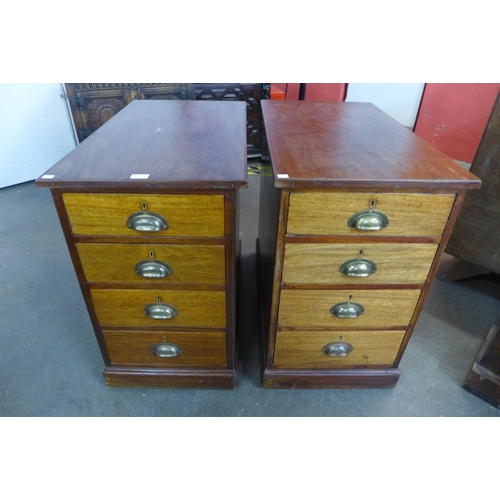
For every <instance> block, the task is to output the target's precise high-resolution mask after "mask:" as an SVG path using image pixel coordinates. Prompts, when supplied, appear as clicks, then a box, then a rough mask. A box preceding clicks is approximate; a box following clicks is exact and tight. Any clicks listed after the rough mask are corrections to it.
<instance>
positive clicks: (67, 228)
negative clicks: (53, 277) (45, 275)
mask: <svg viewBox="0 0 500 500" xmlns="http://www.w3.org/2000/svg"><path fill="white" fill-rule="evenodd" d="M51 193H52V198H53V200H54V204H55V206H56V210H57V214H58V216H59V220H60V222H61V226H62V230H63V234H64V238H65V240H66V244H67V246H68V250H69V253H70V256H71V260H72V262H73V266H74V268H75V272H76V277H77V279H78V283H79V285H80V289H81V291H82V295H83V299H84V301H85V305H86V306H87V311H88V313H89V317H90V321H91V323H92V326H93V328H94V333H95V336H96V339H97V344H98V345H99V349H100V351H101V355H102V359H103V361H104V364H105V365H106V366H109V365H110V359H109V354H108V351H107V348H106V343H105V342H104V337H103V335H102V331H101V329H100V326H99V321H98V319H97V316H96V314H95V311H94V305H93V303H92V297H91V295H90V290H89V287H88V286H87V281H86V279H85V273H84V271H83V266H82V264H81V262H80V256H79V255H78V251H77V249H76V246H75V243H74V240H73V237H72V234H71V224H70V221H69V217H68V214H67V212H66V207H65V206H64V202H63V199H62V192H61V191H59V190H57V189H52V191H51Z"/></svg>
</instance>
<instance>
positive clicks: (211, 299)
mask: <svg viewBox="0 0 500 500" xmlns="http://www.w3.org/2000/svg"><path fill="white" fill-rule="evenodd" d="M90 293H91V295H92V302H93V303H94V308H95V311H96V314H97V318H98V320H99V322H100V323H101V325H104V326H122V327H141V326H156V327H179V326H182V327H200V328H225V326H226V294H225V292H222V291H211V292H206V291H186V290H179V291H177V290H156V291H154V290H108V289H106V290H101V289H93V290H91V291H90ZM158 299H159V300H158ZM147 306H150V310H149V314H150V315H154V316H157V319H153V318H152V317H150V316H148V315H147V314H146V313H145V309H146V307H147ZM172 306H173V309H172ZM159 309H162V310H159ZM172 311H173V314H174V315H172ZM169 316H171V317H169Z"/></svg>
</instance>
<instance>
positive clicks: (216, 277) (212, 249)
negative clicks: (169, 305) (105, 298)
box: [76, 243, 226, 284]
mask: <svg viewBox="0 0 500 500" xmlns="http://www.w3.org/2000/svg"><path fill="white" fill-rule="evenodd" d="M76 247H77V249H78V254H79V255H80V260H81V262H82V265H83V270H84V271H85V277H86V279H87V281H89V282H116V283H118V282H123V283H162V284H163V283H164V284H171V283H175V284H179V283H182V284H217V283H220V284H223V283H225V281H226V279H225V260H224V258H225V248H224V246H222V245H114V244H98V243H80V244H77V245H76ZM151 260H154V261H156V262H155V263H154V265H155V266H157V267H158V265H159V263H162V264H161V266H162V268H163V270H164V269H168V272H170V271H171V272H172V274H170V275H168V274H167V275H166V276H165V277H161V278H156V277H145V276H151V275H152V276H155V275H158V271H155V270H154V269H153V271H149V273H148V272H145V271H144V270H142V271H141V270H140V269H138V271H139V272H136V271H135V269H136V266H137V264H139V263H141V262H145V261H151ZM163 264H166V265H167V266H168V268H165V266H164V265H163ZM150 267H151V266H150ZM141 273H142V274H141Z"/></svg>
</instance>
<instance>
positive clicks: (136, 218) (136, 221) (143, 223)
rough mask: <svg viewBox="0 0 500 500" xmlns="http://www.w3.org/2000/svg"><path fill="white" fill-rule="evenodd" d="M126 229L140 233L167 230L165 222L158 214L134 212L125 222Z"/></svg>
mask: <svg viewBox="0 0 500 500" xmlns="http://www.w3.org/2000/svg"><path fill="white" fill-rule="evenodd" d="M127 227H129V228H130V229H133V230H134V231H139V232H141V233H150V232H157V231H165V229H168V224H167V221H166V220H165V218H164V217H162V216H161V215H160V214H155V213H154V212H136V213H135V214H132V215H131V216H130V217H129V218H128V220H127Z"/></svg>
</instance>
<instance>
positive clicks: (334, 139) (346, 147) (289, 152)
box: [262, 100, 480, 190]
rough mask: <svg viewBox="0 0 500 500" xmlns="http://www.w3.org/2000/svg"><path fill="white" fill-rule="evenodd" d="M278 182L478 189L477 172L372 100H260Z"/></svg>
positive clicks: (291, 185)
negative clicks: (472, 173) (466, 166)
mask: <svg viewBox="0 0 500 500" xmlns="http://www.w3.org/2000/svg"><path fill="white" fill-rule="evenodd" d="M262 111H263V116H264V124H265V127H266V131H267V139H268V143H269V149H270V153H271V159H272V162H273V165H274V170H275V175H276V177H275V178H276V186H278V187H289V188H296V187H301V188H310V187H350V188H351V189H356V188H357V187H366V188H374V189H377V188H378V189H380V188H382V189H385V190H392V189H405V188H410V187H414V188H417V189H419V190H420V189H423V190H424V189H428V188H431V189H438V188H450V189H459V188H461V187H475V188H478V187H479V185H480V183H479V181H478V179H477V178H476V177H474V176H473V175H471V174H470V173H469V172H467V170H465V169H464V168H462V167H461V166H460V165H458V164H457V163H456V162H454V161H453V160H451V159H450V158H448V157H447V156H445V155H444V154H443V153H441V152H440V151H439V150H438V149H437V148H435V147H434V146H432V145H431V144H429V143H428V142H426V141H424V140H423V139H421V138H420V137H418V136H417V135H415V134H414V133H413V132H411V131H410V130H408V129H407V128H405V127H404V126H403V125H401V124H400V123H398V122H397V121H396V120H394V119H392V118H391V117H389V116H388V115H387V114H385V113H384V112H383V111H381V110H380V109H378V108H377V107H376V106H374V105H373V104H370V103H356V102H315V101H275V100H274V101H273V100H269V101H262Z"/></svg>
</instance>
